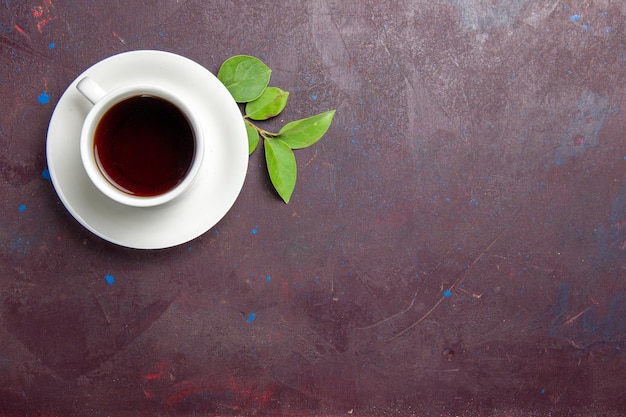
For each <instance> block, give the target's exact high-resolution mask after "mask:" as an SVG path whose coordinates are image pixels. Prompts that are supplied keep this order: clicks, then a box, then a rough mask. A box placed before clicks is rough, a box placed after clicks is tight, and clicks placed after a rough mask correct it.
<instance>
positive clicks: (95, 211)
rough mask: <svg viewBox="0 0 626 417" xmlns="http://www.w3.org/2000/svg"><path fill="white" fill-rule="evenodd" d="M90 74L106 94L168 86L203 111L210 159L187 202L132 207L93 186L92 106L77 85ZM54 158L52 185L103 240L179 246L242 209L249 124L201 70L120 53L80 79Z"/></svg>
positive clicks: (60, 121)
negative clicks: (89, 169) (85, 141)
mask: <svg viewBox="0 0 626 417" xmlns="http://www.w3.org/2000/svg"><path fill="white" fill-rule="evenodd" d="M86 75H89V76H90V77H91V78H93V79H94V80H95V81H97V82H98V83H99V84H100V85H101V86H102V87H103V88H104V89H105V90H109V89H113V88H117V87H120V86H123V85H126V84H132V83H154V84H162V85H164V86H166V87H168V88H170V89H173V90H175V91H176V92H177V93H178V94H180V95H181V96H182V97H183V98H184V99H185V100H186V101H187V103H189V105H190V106H191V107H192V108H194V109H196V110H197V113H198V114H199V115H200V118H201V123H202V125H203V129H204V132H205V137H206V144H205V147H206V148H205V160H204V162H203V165H202V170H201V172H200V173H199V174H198V177H197V178H196V181H195V182H194V184H193V185H192V186H191V188H190V189H189V190H187V191H186V192H185V193H184V194H183V195H182V196H180V197H179V198H177V199H176V200H174V201H172V202H170V203H167V204H164V205H161V206H157V207H148V208H137V207H129V206H125V205H122V204H119V203H116V202H114V201H112V200H110V199H109V198H107V197H105V196H104V194H102V193H101V192H100V191H99V190H98V189H97V188H96V187H95V186H94V185H93V184H92V183H91V181H90V180H89V178H88V177H87V174H86V172H85V170H84V168H83V165H82V162H81V159H80V152H79V145H78V142H79V138H80V131H81V128H82V124H83V119H84V118H85V116H86V115H87V112H88V111H89V109H90V108H91V104H90V103H89V102H88V101H87V99H86V98H85V97H83V96H82V95H81V94H80V93H79V92H78V90H76V84H77V82H78V80H80V79H81V78H83V77H84V76H86ZM46 154H47V159H48V169H49V171H50V177H51V179H52V184H53V185H54V188H55V189H56V192H57V194H58V195H59V197H60V198H61V201H62V202H63V204H64V205H65V207H66V208H67V209H68V210H69V212H70V213H71V214H72V216H74V217H75V218H76V220H78V221H79V222H80V223H81V224H82V225H83V226H85V227H86V228H87V229H89V230H90V231H92V232H93V233H95V234H96V235H98V236H100V237H102V238H103V239H106V240H108V241H110V242H113V243H116V244H118V245H121V246H126V247H130V248H136V249H160V248H167V247H171V246H176V245H179V244H182V243H185V242H188V241H190V240H192V239H194V238H196V237H198V236H200V235H201V234H203V233H205V232H206V231H207V230H209V229H210V228H211V227H213V226H214V225H215V224H216V223H217V222H218V221H219V220H220V219H221V218H222V217H224V215H225V214H226V213H227V212H228V210H229V209H230V208H231V207H232V205H233V204H234V202H235V200H236V199H237V196H238V195H239V192H240V191H241V187H242V186H243V182H244V180H245V176H246V171H247V168H248V141H247V136H246V129H245V125H244V122H243V119H242V116H241V112H240V110H239V107H238V106H237V104H236V103H235V101H234V100H233V98H232V97H231V95H230V93H229V92H228V90H226V88H225V87H224V86H223V85H222V83H221V82H220V81H219V80H218V79H217V78H216V77H215V76H214V75H213V74H212V73H211V72H209V71H208V70H207V69H206V68H204V67H202V66H201V65H199V64H197V63H195V62H194V61H191V60H189V59H187V58H184V57H181V56H179V55H175V54H172V53H168V52H161V51H133V52H126V53H122V54H119V55H115V56H112V57H110V58H107V59H105V60H103V61H100V62H98V63H97V64H95V65H94V66H92V67H91V68H89V69H87V70H86V71H85V72H84V73H83V74H81V75H80V76H79V77H77V79H76V80H75V81H74V82H72V84H70V86H69V87H68V88H67V90H66V91H65V93H64V94H63V96H61V98H60V100H59V102H58V104H57V106H56V108H55V109H54V113H53V114H52V118H51V120H50V126H49V128H48V139H47V145H46Z"/></svg>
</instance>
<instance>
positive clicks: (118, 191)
mask: <svg viewBox="0 0 626 417" xmlns="http://www.w3.org/2000/svg"><path fill="white" fill-rule="evenodd" d="M76 88H77V89H78V91H80V93H81V94H82V95H83V96H85V97H86V98H87V100H89V101H90V102H91V103H92V104H93V108H92V109H91V110H90V111H89V113H88V114H87V117H86V118H85V121H84V123H83V127H82V131H81V137H80V155H81V159H82V162H83V166H84V167H85V170H86V171H87V175H88V176H89V178H90V180H91V181H92V182H93V184H94V185H95V186H96V187H97V188H98V189H99V190H100V191H101V192H102V193H103V194H105V195H106V196H107V197H109V198H111V199H113V200H115V201H117V202H119V203H121V204H125V205H128V206H135V207H149V206H156V205H159V204H165V203H167V202H169V201H171V200H173V199H175V198H176V197H178V196H180V195H181V194H182V193H183V192H185V190H187V189H188V188H189V186H190V185H191V184H192V183H193V181H194V180H195V178H196V177H197V175H198V172H199V171H200V166H201V164H202V160H203V157H204V138H203V132H202V128H201V124H200V121H199V120H198V117H197V116H196V115H195V114H194V111H193V110H192V109H191V108H190V107H189V106H188V105H187V104H186V103H185V101H184V100H183V99H182V98H181V97H179V96H178V95H176V94H175V93H173V92H172V91H170V90H167V89H165V88H163V87H160V86H157V85H150V84H143V85H131V86H125V87H120V88H116V89H114V90H112V91H105V90H104V89H103V88H101V87H100V86H99V85H98V84H97V82H96V81H94V80H93V79H91V78H89V77H85V78H83V79H82V80H80V81H79V82H78V84H77V85H76Z"/></svg>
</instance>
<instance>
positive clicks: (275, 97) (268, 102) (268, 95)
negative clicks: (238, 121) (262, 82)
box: [246, 87, 289, 120]
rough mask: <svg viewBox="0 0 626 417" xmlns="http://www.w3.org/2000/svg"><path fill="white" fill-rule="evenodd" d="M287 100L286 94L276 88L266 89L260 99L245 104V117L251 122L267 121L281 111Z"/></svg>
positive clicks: (287, 95) (287, 94)
mask: <svg viewBox="0 0 626 417" xmlns="http://www.w3.org/2000/svg"><path fill="white" fill-rule="evenodd" d="M288 98H289V93H288V92H286V91H283V90H281V89H280V88H278V87H267V88H266V89H265V90H264V91H263V94H261V97H259V98H257V99H256V100H254V101H251V102H249V103H248V104H246V116H248V117H249V118H250V119H252V120H267V119H269V118H271V117H274V116H276V115H278V114H280V112H281V111H283V109H284V108H285V106H286V105H287V99H288Z"/></svg>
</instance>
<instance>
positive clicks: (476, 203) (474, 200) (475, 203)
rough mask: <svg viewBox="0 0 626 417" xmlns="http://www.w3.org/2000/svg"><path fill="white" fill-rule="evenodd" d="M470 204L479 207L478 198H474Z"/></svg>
mask: <svg viewBox="0 0 626 417" xmlns="http://www.w3.org/2000/svg"><path fill="white" fill-rule="evenodd" d="M470 203H472V204H473V205H475V206H477V205H478V200H476V198H472V199H471V200H470Z"/></svg>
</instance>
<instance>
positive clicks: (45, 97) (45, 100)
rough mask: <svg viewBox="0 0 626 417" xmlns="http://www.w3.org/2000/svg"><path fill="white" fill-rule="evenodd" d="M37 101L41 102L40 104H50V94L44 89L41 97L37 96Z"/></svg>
mask: <svg viewBox="0 0 626 417" xmlns="http://www.w3.org/2000/svg"><path fill="white" fill-rule="evenodd" d="M37 101H38V102H39V104H48V102H49V101H50V96H49V95H48V93H47V92H45V91H44V92H43V93H41V94H39V97H37Z"/></svg>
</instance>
